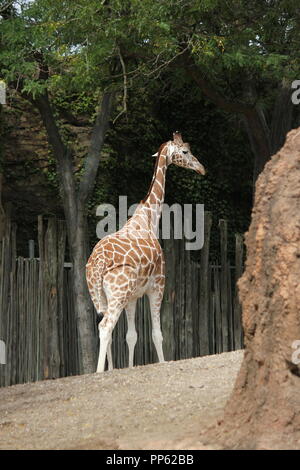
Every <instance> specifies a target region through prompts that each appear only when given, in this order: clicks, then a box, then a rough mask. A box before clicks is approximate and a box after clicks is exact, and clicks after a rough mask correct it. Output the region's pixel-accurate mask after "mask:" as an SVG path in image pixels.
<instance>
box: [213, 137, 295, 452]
mask: <svg viewBox="0 0 300 470" xmlns="http://www.w3.org/2000/svg"><path fill="white" fill-rule="evenodd" d="M299 149H300V128H299V129H297V130H293V131H291V132H290V133H289V134H288V138H287V142H286V144H285V146H284V147H283V148H282V149H281V150H280V151H279V152H278V153H277V154H276V155H275V156H274V157H273V158H272V159H271V161H270V162H268V163H267V164H266V166H265V169H264V170H263V172H262V174H261V175H260V176H259V178H258V180H257V183H256V196H255V205H254V210H253V214H252V222H251V225H250V229H249V232H248V234H247V236H246V245H247V262H246V270H245V273H244V274H243V276H242V277H241V279H240V281H239V283H238V285H239V295H240V300H241V305H242V311H243V326H244V333H245V355H244V361H243V363H242V366H241V369H240V372H239V375H238V378H237V381H236V384H235V387H234V391H233V393H232V395H231V398H230V399H229V401H228V403H227V405H226V408H225V416H224V420H223V421H222V422H221V423H220V425H219V428H218V432H217V437H218V439H219V440H220V441H221V442H222V444H223V446H225V447H226V448H241V449H297V448H299V442H300V393H299V390H300V366H299V364H300V315H299V305H300V288H299V279H300V211H299V201H300V183H299V182H300V151H299ZM296 348H298V349H297V350H296Z"/></svg>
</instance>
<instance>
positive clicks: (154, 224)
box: [142, 146, 168, 233]
mask: <svg viewBox="0 0 300 470" xmlns="http://www.w3.org/2000/svg"><path fill="white" fill-rule="evenodd" d="M166 150H167V148H166V146H164V147H162V148H161V149H160V151H159V153H158V156H157V160H156V165H155V170H154V174H153V178H152V182H151V185H150V188H149V191H148V193H147V195H146V197H145V198H144V200H143V201H142V202H143V205H144V207H146V208H147V209H149V210H150V220H151V222H150V223H151V229H152V230H153V231H154V233H158V225H159V220H160V216H161V211H162V204H163V202H164V198H165V183H166V172H167V168H168V163H167V152H166Z"/></svg>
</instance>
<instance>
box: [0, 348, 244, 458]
mask: <svg viewBox="0 0 300 470" xmlns="http://www.w3.org/2000/svg"><path fill="white" fill-rule="evenodd" d="M242 356H243V353H242V351H235V352H231V353H223V354H219V355H215V356H206V357H201V358H194V359H187V360H182V361H176V362H167V363H164V364H151V365H148V366H141V367H134V368H132V369H121V370H114V371H112V372H105V373H104V374H101V375H97V374H91V375H84V376H76V377H67V378H63V379H58V380H53V381H43V382H37V383H31V384H24V385H15V386H12V387H7V388H1V389H0V449H203V448H206V449H209V448H215V444H214V442H211V443H210V444H209V445H207V444H206V446H204V445H203V443H202V439H203V438H204V437H205V429H207V428H208V427H210V426H211V425H213V424H215V423H216V422H217V420H218V419H219V418H220V417H221V416H222V410H223V407H224V405H225V402H226V400H227V398H228V397H229V394H230V392H231V390H232V387H233V384H234V381H235V378H236V375H237V372H238V370H239V367H240V364H241V360H242ZM201 436H202V437H201ZM204 440H205V439H204Z"/></svg>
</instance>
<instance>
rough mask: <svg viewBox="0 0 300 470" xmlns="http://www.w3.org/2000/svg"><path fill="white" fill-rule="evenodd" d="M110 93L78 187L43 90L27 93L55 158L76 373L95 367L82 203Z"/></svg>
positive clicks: (105, 121)
mask: <svg viewBox="0 0 300 470" xmlns="http://www.w3.org/2000/svg"><path fill="white" fill-rule="evenodd" d="M113 97H114V93H112V92H106V93H104V94H103V98H102V102H101V104H100V107H99V112H98V115H97V118H96V122H95V125H94V128H93V132H92V136H91V142H90V150H89V152H88V156H87V157H86V159H85V162H84V172H83V175H82V177H81V180H80V183H79V187H78V188H76V186H75V180H74V174H73V173H74V168H73V161H72V154H71V150H70V149H69V148H67V147H66V146H65V145H64V143H63V141H62V138H61V135H60V132H59V129H58V127H57V125H56V122H55V119H54V115H53V111H52V109H51V106H50V102H49V97H48V94H47V92H46V93H45V94H44V95H43V96H40V97H38V98H37V99H36V100H33V99H32V98H31V97H28V96H27V98H28V99H30V101H32V102H33V104H34V105H35V106H36V107H37V108H38V110H39V112H40V114H41V117H42V119H43V122H44V125H45V128H46V131H47V135H48V141H49V143H50V145H51V147H52V149H53V154H54V157H55V159H56V161H57V169H58V175H59V187H60V192H61V196H62V203H63V207H64V213H65V218H66V225H67V233H68V242H69V249H70V255H71V259H72V263H73V293H74V306H75V316H76V322H77V333H78V339H79V345H78V346H79V349H78V350H79V361H80V371H79V372H80V373H91V372H95V368H96V345H97V342H96V338H97V335H96V331H95V316H94V310H93V305H92V301H91V298H90V295H89V292H88V288H87V284H86V274H85V265H86V262H87V258H88V239H87V218H86V212H87V210H86V206H87V202H88V199H89V196H90V194H91V191H92V189H93V187H94V183H95V179H96V175H97V170H98V166H99V160H100V152H101V149H102V146H103V143H104V138H105V134H106V131H107V129H108V124H109V119H110V115H111V111H112V103H113Z"/></svg>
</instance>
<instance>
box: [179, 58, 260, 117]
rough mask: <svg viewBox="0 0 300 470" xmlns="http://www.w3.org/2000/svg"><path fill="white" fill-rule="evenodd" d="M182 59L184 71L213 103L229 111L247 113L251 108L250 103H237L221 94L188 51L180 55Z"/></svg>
mask: <svg viewBox="0 0 300 470" xmlns="http://www.w3.org/2000/svg"><path fill="white" fill-rule="evenodd" d="M182 60H183V62H184V67H185V69H186V73H187V74H188V75H189V76H190V77H191V78H192V79H193V80H194V81H195V82H196V83H197V85H198V86H199V88H200V89H201V90H202V92H203V93H204V94H205V95H206V96H207V97H208V98H209V99H210V100H211V101H213V103H215V105H216V106H218V107H219V108H222V109H224V111H228V112H229V113H240V114H248V113H249V112H251V110H252V109H253V106H251V105H245V104H244V103H237V102H234V101H229V100H227V99H226V98H224V96H222V95H221V94H220V93H219V92H218V91H217V90H216V88H215V87H214V86H213V85H212V84H211V83H210V81H209V79H208V78H207V77H205V76H204V74H203V72H202V71H201V69H200V67H198V66H197V65H196V64H195V63H194V61H193V59H192V58H191V56H190V54H189V53H185V54H183V55H182Z"/></svg>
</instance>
